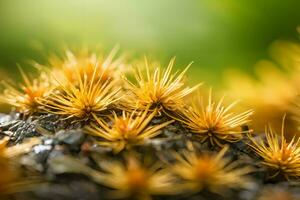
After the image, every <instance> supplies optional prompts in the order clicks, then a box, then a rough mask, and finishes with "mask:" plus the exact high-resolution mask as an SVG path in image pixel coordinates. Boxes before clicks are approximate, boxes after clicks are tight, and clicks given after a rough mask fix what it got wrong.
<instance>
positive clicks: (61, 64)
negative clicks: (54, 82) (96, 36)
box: [46, 46, 126, 85]
mask: <svg viewBox="0 0 300 200" xmlns="http://www.w3.org/2000/svg"><path fill="white" fill-rule="evenodd" d="M118 50H119V48H118V46H116V47H115V48H113V49H112V50H111V52H110V53H109V54H108V55H104V54H96V53H91V52H89V51H88V50H86V49H83V50H81V51H79V52H77V53H75V52H73V51H71V50H67V51H66V53H65V56H64V57H62V58H60V57H58V56H52V57H50V59H49V64H48V65H50V67H51V68H50V70H51V71H52V74H54V76H56V78H57V79H59V80H60V81H61V82H62V81H65V80H68V81H69V82H71V83H73V84H74V85H77V84H79V83H78V76H77V75H76V74H75V73H74V71H77V72H78V74H79V75H80V76H81V77H82V78H83V77H84V76H87V78H88V79H91V78H92V76H93V74H94V71H95V70H96V76H95V80H97V79H99V78H101V80H102V81H103V82H105V81H107V80H110V81H119V82H120V80H121V79H120V78H121V73H124V72H125V71H126V67H125V64H124V56H119V57H117V58H115V57H116V55H117V53H118ZM46 67H47V66H46ZM48 67H49V66H48Z"/></svg>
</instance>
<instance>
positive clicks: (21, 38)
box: [0, 0, 300, 85]
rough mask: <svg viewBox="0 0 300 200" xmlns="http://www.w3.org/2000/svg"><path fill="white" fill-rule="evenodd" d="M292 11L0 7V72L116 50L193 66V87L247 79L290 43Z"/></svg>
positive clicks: (24, 3) (152, 4) (144, 3)
mask: <svg viewBox="0 0 300 200" xmlns="http://www.w3.org/2000/svg"><path fill="white" fill-rule="evenodd" d="M299 8H300V1H298V0H284V1H279V0H263V1H261V0H185V1H180V0H106V1H104V0H0V71H3V70H5V71H8V72H10V74H13V73H14V72H16V71H17V67H16V63H20V64H21V65H22V64H23V63H26V62H25V61H26V60H28V59H34V60H37V61H39V62H45V60H46V58H47V56H48V55H49V54H51V53H53V52H56V53H62V50H63V49H64V48H65V47H70V48H80V47H82V46H85V47H86V46H88V47H91V48H94V47H98V46H99V45H100V46H101V47H103V48H104V49H105V50H107V51H109V50H110V49H112V48H113V47H114V46H115V44H119V45H120V46H121V50H122V51H123V52H127V53H128V54H129V55H131V56H133V57H139V56H143V55H151V56H152V57H155V58H157V59H160V60H162V61H163V62H164V63H166V62H168V60H169V59H170V58H171V57H173V56H176V57H177V66H178V67H185V66H186V65H187V64H189V63H190V62H191V61H194V64H193V67H192V68H191V69H190V72H189V74H190V75H191V77H192V80H193V81H194V82H198V81H206V82H208V83H209V84H212V85H218V83H219V80H220V78H221V77H222V71H224V69H227V68H239V69H242V70H245V71H247V72H249V73H251V72H252V66H253V65H254V64H255V63H256V62H257V61H258V60H259V59H262V58H268V48H269V46H270V44H271V43H272V42H274V41H275V40H277V39H283V40H292V41H293V40H294V41H297V40H298V37H299V34H298V33H297V26H298V25H300V9H299ZM27 69H29V68H27ZM4 78H5V77H4Z"/></svg>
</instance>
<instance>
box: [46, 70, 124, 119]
mask: <svg viewBox="0 0 300 200" xmlns="http://www.w3.org/2000/svg"><path fill="white" fill-rule="evenodd" d="M97 69H98V68H97V67H96V68H95V69H94V72H93V76H92V77H91V79H89V77H88V76H83V77H82V76H81V74H80V72H79V71H78V70H75V71H74V72H73V73H74V74H75V75H77V81H78V86H77V85H75V84H74V83H72V82H70V81H67V82H66V84H64V83H60V86H59V88H58V90H57V91H56V92H54V93H52V94H51V95H49V96H48V97H47V98H44V99H41V101H40V103H41V104H42V105H43V110H44V111H46V112H49V113H53V114H57V115H62V116H64V117H66V118H74V120H75V121H86V120H89V119H91V118H92V117H93V115H98V114H101V113H103V112H104V111H105V110H107V109H108V107H109V106H112V105H113V104H114V103H116V101H118V100H119V98H120V96H119V91H120V88H117V89H115V88H114V87H115V82H114V81H110V80H106V81H105V82H102V79H101V77H100V78H96V77H97V76H98V75H97V72H98V70H97ZM104 74H105V72H103V73H102V75H104Z"/></svg>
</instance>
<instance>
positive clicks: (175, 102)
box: [124, 59, 201, 113]
mask: <svg viewBox="0 0 300 200" xmlns="http://www.w3.org/2000/svg"><path fill="white" fill-rule="evenodd" d="M174 60H175V59H172V60H171V61H170V63H169V65H168V67H167V68H166V69H164V70H162V69H161V68H159V67H157V68H154V70H151V68H150V67H149V66H148V63H147V61H146V62H145V73H143V71H142V69H141V68H137V69H136V71H135V73H134V77H135V82H132V81H130V80H128V79H125V82H126V86H125V88H126V89H127V92H128V95H127V96H126V98H124V101H125V102H124V105H125V108H126V109H130V108H131V109H139V110H145V109H146V107H148V106H149V105H150V109H151V110H154V109H157V110H158V113H161V111H176V110H178V109H179V108H180V107H181V106H183V105H184V98H185V97H186V96H188V95H189V94H191V93H192V92H193V91H195V90H196V89H197V88H198V87H199V86H200V85H201V84H198V85H196V86H194V87H192V88H190V87H188V86H186V84H185V81H184V76H185V73H186V71H187V70H188V68H189V66H190V65H189V66H188V67H186V68H185V69H184V70H183V71H182V72H181V73H179V74H178V72H175V73H173V74H172V68H173V65H174Z"/></svg>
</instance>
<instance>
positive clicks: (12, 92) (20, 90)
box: [0, 68, 53, 115]
mask: <svg viewBox="0 0 300 200" xmlns="http://www.w3.org/2000/svg"><path fill="white" fill-rule="evenodd" d="M20 72H21V75H22V78H23V82H24V83H23V84H21V85H20V86H19V87H16V86H14V85H13V84H9V83H7V82H4V83H3V84H4V87H5V90H4V92H3V94H2V95H1V96H0V101H1V102H3V103H6V104H9V105H11V106H13V107H15V109H16V111H18V112H20V113H23V114H24V115H31V114H34V113H38V112H40V103H39V101H38V100H39V99H40V98H44V97H46V96H47V95H48V94H49V93H50V92H51V91H52V89H53V85H52V83H51V81H50V78H49V76H48V75H47V74H46V73H44V72H41V73H40V75H39V77H38V78H35V79H31V78H30V77H29V76H28V75H27V74H26V73H25V72H24V71H23V70H22V69H21V68H20Z"/></svg>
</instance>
